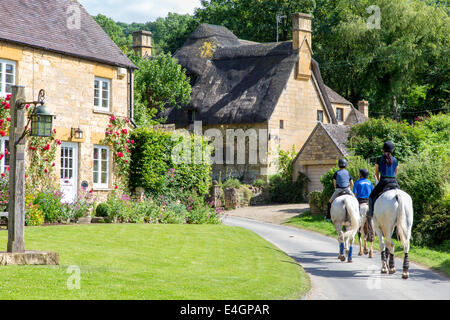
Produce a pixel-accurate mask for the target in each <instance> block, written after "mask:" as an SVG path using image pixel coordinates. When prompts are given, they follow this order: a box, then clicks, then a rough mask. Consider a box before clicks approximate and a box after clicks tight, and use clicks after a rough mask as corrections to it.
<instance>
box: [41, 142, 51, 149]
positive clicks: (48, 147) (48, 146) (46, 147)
mask: <svg viewBox="0 0 450 320" xmlns="http://www.w3.org/2000/svg"><path fill="white" fill-rule="evenodd" d="M42 150H50V144H49V143H48V144H47V145H46V146H45V147H43V148H42Z"/></svg>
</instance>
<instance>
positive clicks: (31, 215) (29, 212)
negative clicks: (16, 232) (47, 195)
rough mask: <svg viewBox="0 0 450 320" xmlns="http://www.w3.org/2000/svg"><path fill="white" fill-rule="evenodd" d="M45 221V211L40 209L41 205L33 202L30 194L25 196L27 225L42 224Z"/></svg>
mask: <svg viewBox="0 0 450 320" xmlns="http://www.w3.org/2000/svg"><path fill="white" fill-rule="evenodd" d="M43 223H44V213H43V212H42V211H41V210H40V209H39V205H37V204H33V201H32V199H30V197H29V196H27V197H25V225H26V226H40V225H42V224H43Z"/></svg>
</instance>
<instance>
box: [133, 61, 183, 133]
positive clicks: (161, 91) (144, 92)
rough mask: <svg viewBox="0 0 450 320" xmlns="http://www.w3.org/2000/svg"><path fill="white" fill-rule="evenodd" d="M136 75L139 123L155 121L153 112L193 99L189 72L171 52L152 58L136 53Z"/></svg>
mask: <svg viewBox="0 0 450 320" xmlns="http://www.w3.org/2000/svg"><path fill="white" fill-rule="evenodd" d="M133 61H134V63H135V64H136V65H137V66H138V68H139V70H137V71H136V75H135V84H134V85H135V119H136V122H137V123H138V124H139V125H149V124H154V122H155V121H154V120H152V118H153V116H154V115H155V114H156V113H157V112H158V111H162V110H164V109H165V108H166V107H178V108H179V107H181V106H183V105H187V104H188V103H189V102H190V96H191V85H190V83H189V78H188V77H187V76H186V72H185V70H184V69H182V68H181V66H180V65H179V64H178V62H177V60H176V59H174V58H172V57H171V56H170V54H165V53H163V54H160V55H158V56H156V57H154V58H152V59H142V58H139V57H136V56H134V57H133Z"/></svg>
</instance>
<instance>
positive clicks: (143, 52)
mask: <svg viewBox="0 0 450 320" xmlns="http://www.w3.org/2000/svg"><path fill="white" fill-rule="evenodd" d="M133 50H134V53H135V54H136V55H137V56H140V57H143V58H144V57H151V56H152V33H151V32H150V31H144V30H140V31H135V32H133Z"/></svg>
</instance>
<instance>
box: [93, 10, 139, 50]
mask: <svg viewBox="0 0 450 320" xmlns="http://www.w3.org/2000/svg"><path fill="white" fill-rule="evenodd" d="M93 18H94V20H95V21H96V22H97V23H98V24H99V25H100V27H102V29H103V30H104V31H105V32H106V34H107V35H108V36H109V37H110V38H111V39H112V41H114V43H115V44H116V45H117V46H118V47H119V48H120V49H121V50H122V51H123V52H124V53H126V54H127V53H129V52H130V51H131V48H132V45H133V39H132V37H131V36H126V35H125V34H124V32H123V29H122V27H121V26H120V25H118V24H117V23H116V22H115V21H114V20H113V19H111V18H108V17H106V16H104V15H102V14H99V15H97V16H95V17H93Z"/></svg>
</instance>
